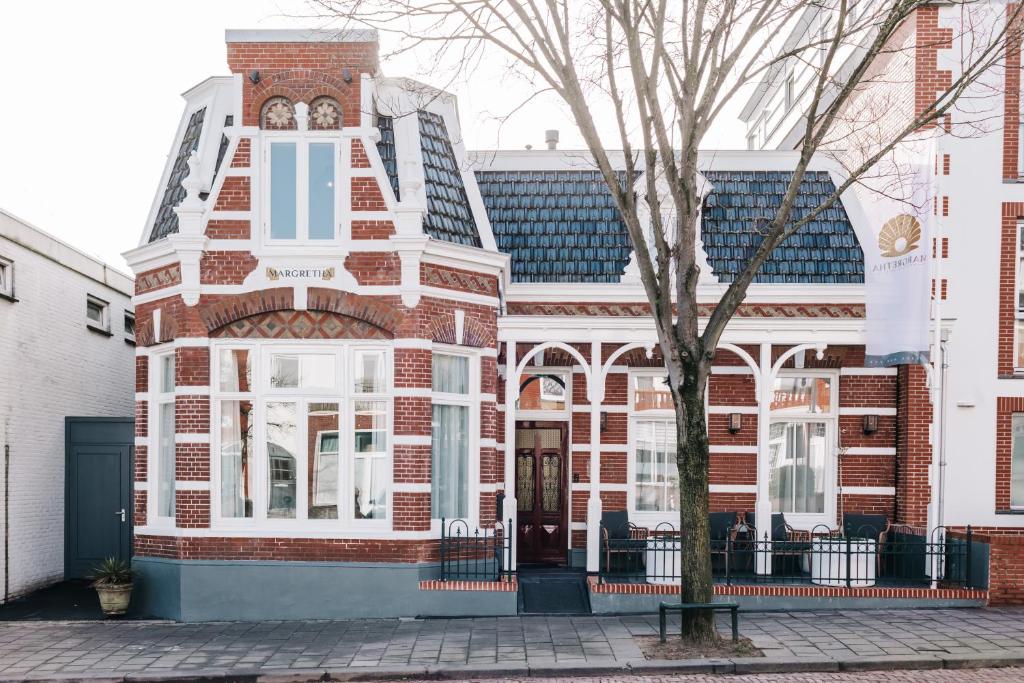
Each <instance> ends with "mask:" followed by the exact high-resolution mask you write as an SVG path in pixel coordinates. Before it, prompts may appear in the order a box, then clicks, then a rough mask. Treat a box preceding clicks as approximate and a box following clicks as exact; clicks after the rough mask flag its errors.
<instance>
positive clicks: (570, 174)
mask: <svg viewBox="0 0 1024 683" xmlns="http://www.w3.org/2000/svg"><path fill="white" fill-rule="evenodd" d="M476 181H477V185H478V186H479V188H480V194H481V195H482V197H483V201H484V206H485V207H486V208H487V215H488V217H489V218H490V222H491V230H492V231H493V232H494V239H495V241H496V242H497V245H498V250H499V251H502V252H504V253H507V254H510V255H511V256H512V259H511V261H512V263H511V268H512V274H511V275H512V281H513V282H618V281H619V279H620V277H621V276H622V271H623V270H624V269H625V267H626V264H628V263H629V256H630V252H631V251H632V246H631V244H630V241H629V235H628V234H627V232H626V226H625V225H624V224H623V223H622V220H621V218H620V216H619V212H618V209H616V208H615V202H614V200H613V199H612V196H611V193H610V192H609V191H608V187H607V186H606V185H605V183H604V180H603V179H602V177H601V173H600V171H580V170H562V171H477V172H476Z"/></svg>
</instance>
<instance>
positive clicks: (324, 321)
mask: <svg viewBox="0 0 1024 683" xmlns="http://www.w3.org/2000/svg"><path fill="white" fill-rule="evenodd" d="M210 336H211V337H222V338H224V337H226V338H234V339H390V338H391V336H392V335H391V334H390V333H388V332H387V331H385V330H383V329H381V328H379V327H377V326H376V325H371V324H370V323H368V322H366V321H365V320H358V319H356V318H352V317H349V316H347V315H341V314H340V313H331V312H330V311H293V310H289V311H270V312H269V313H257V314H256V315H251V316H249V317H247V318H242V319H241V320H236V321H235V322H233V323H231V324H229V325H225V326H224V327H220V328H218V329H216V330H214V331H212V332H211V333H210Z"/></svg>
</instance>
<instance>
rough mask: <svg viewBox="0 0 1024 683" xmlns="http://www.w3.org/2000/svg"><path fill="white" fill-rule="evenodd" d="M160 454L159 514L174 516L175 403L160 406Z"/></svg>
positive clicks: (158, 482)
mask: <svg viewBox="0 0 1024 683" xmlns="http://www.w3.org/2000/svg"><path fill="white" fill-rule="evenodd" d="M159 429H160V454H159V459H160V461H159V465H158V470H157V472H158V479H157V514H158V515H160V516H161V517H173V516H174V403H173V402H169V403H161V404H160V427H159Z"/></svg>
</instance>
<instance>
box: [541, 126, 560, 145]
mask: <svg viewBox="0 0 1024 683" xmlns="http://www.w3.org/2000/svg"><path fill="white" fill-rule="evenodd" d="M544 142H546V143H548V149H558V131H557V130H546V131H544Z"/></svg>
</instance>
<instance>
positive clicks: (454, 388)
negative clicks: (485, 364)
mask: <svg viewBox="0 0 1024 683" xmlns="http://www.w3.org/2000/svg"><path fill="white" fill-rule="evenodd" d="M431 370H432V385H433V388H434V391H436V392H438V393H443V394H468V393H469V359H468V358H466V357H465V356H450V355H447V354H444V353H435V354H434V358H433V363H432V368H431Z"/></svg>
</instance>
